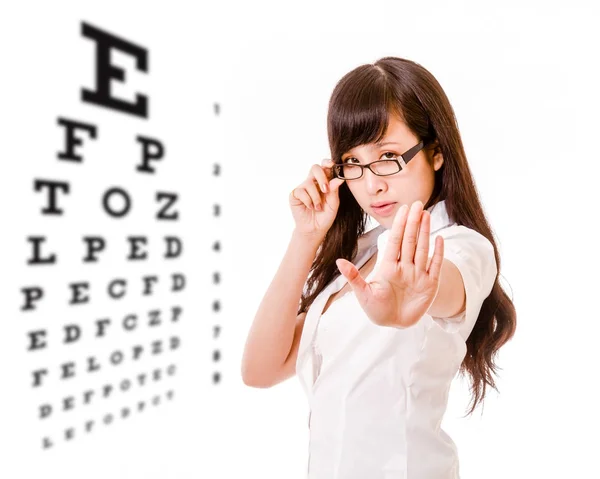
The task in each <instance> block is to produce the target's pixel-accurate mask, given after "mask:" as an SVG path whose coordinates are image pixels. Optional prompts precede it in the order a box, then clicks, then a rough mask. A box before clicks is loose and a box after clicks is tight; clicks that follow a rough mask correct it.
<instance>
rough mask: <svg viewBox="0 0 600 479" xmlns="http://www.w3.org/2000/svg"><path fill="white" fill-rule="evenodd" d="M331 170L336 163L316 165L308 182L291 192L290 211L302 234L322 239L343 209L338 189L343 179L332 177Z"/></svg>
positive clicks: (313, 166) (329, 162) (328, 161)
mask: <svg viewBox="0 0 600 479" xmlns="http://www.w3.org/2000/svg"><path fill="white" fill-rule="evenodd" d="M332 167H333V160H323V161H322V162H321V165H317V164H316V163H315V164H314V165H312V167H311V169H310V172H309V174H308V177H307V178H306V180H304V181H303V182H302V183H301V184H300V185H298V186H297V187H296V188H294V189H293V190H292V192H291V193H290V197H289V199H290V208H291V210H292V215H293V217H294V221H295V222H296V231H297V232H298V233H300V234H303V235H306V236H310V237H318V238H323V237H325V235H326V234H327V231H329V228H330V227H331V225H332V224H333V221H334V220H335V217H336V215H337V210H338V207H339V206H340V198H339V195H338V189H339V187H340V185H341V184H342V183H343V182H344V180H342V179H340V178H334V177H333V170H332ZM330 178H331V181H330V180H329V179H330ZM321 185H324V186H325V192H323V191H322V190H321ZM319 207H320V209H319Z"/></svg>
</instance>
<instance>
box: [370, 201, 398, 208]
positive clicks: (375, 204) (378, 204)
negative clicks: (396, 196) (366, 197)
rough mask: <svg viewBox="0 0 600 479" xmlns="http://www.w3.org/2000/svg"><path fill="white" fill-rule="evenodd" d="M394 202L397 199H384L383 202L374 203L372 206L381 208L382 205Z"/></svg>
mask: <svg viewBox="0 0 600 479" xmlns="http://www.w3.org/2000/svg"><path fill="white" fill-rule="evenodd" d="M392 203H395V201H382V202H379V203H372V204H371V207H372V208H379V207H380V206H386V205H391V204H392Z"/></svg>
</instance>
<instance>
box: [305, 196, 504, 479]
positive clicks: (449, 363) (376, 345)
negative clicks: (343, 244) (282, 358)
mask: <svg viewBox="0 0 600 479" xmlns="http://www.w3.org/2000/svg"><path fill="white" fill-rule="evenodd" d="M428 211H429V212H430V213H431V231H430V248H429V249H430V251H429V257H431V256H433V252H434V247H435V237H436V236H438V235H440V236H443V238H444V257H445V258H446V259H448V260H450V261H452V262H453V263H454V264H455V265H456V267H457V268H458V269H459V271H460V273H461V275H462V277H463V281H464V284H465V291H466V311H463V312H462V313H460V314H458V315H456V316H454V317H449V318H438V317H432V316H430V315H428V314H425V315H423V317H422V318H421V319H420V320H419V321H418V322H417V323H416V324H414V325H413V326H411V327H409V328H405V329H398V328H393V327H384V326H378V325H376V324H375V323H373V322H372V321H371V320H370V319H369V318H368V316H367V315H366V314H365V313H364V311H363V310H362V308H361V307H360V304H359V303H358V301H357V299H356V296H355V295H354V292H353V291H352V290H350V291H348V292H347V293H345V294H344V295H343V296H342V297H339V298H337V299H336V300H335V301H334V302H333V303H332V304H331V305H330V306H329V308H328V309H327V311H326V313H325V314H323V315H321V312H322V311H323V308H324V306H325V303H326V302H327V299H328V298H329V296H330V295H332V294H334V293H336V292H338V291H339V290H341V289H342V287H343V286H344V285H345V284H346V279H345V278H344V276H343V275H339V276H338V277H337V278H336V279H335V280H334V281H332V282H331V283H330V284H329V285H328V286H327V287H326V288H325V289H324V290H323V291H322V292H321V293H320V294H319V295H318V296H317V298H316V299H315V301H314V302H313V304H312V305H311V307H310V308H309V310H308V312H307V315H306V318H305V323H304V329H303V331H302V337H301V339H300V345H299V351H298V359H297V362H296V373H297V376H298V379H299V381H300V383H301V385H302V388H303V390H304V391H305V393H306V395H307V398H308V401H309V406H310V414H309V428H310V441H309V459H308V473H307V477H308V478H310V479H366V478H368V479H392V478H393V479H401V478H402V479H458V478H459V477H460V476H459V464H458V454H457V449H456V445H455V444H454V442H453V441H452V439H451V438H450V437H449V436H448V435H447V434H446V432H445V431H444V430H443V429H442V428H441V427H440V424H441V422H442V418H443V415H444V413H445V411H446V407H447V403H448V392H449V389H450V384H451V382H452V380H453V378H454V376H455V375H456V373H457V372H458V369H459V367H460V365H461V363H462V360H463V359H464V357H465V353H466V345H465V341H466V339H467V338H468V336H469V334H470V333H471V330H472V329H473V326H474V324H475V321H476V319H477V316H478V315H479V311H480V309H481V305H482V303H483V301H484V299H485V298H486V297H487V296H488V295H489V294H490V292H491V290H492V287H493V284H494V281H495V279H496V275H497V268H496V260H495V257H494V249H493V246H492V244H491V242H490V241H488V239H487V238H485V237H484V236H483V235H481V234H480V233H478V232H477V231H475V230H472V229H470V228H467V227H465V226H462V225H458V224H456V223H452V222H451V221H450V220H449V218H448V215H447V212H446V208H445V203H444V201H442V202H438V203H437V204H435V205H433V206H432V207H430V208H429V209H428ZM388 236H389V230H386V229H385V228H384V227H383V226H382V225H380V226H377V227H376V228H373V229H372V230H370V231H368V232H367V233H365V234H364V235H362V236H361V237H360V238H359V240H358V252H357V255H356V257H355V260H354V261H353V264H355V265H356V267H357V268H359V269H360V267H361V266H362V265H363V264H365V263H366V262H367V260H368V259H369V258H371V257H372V256H373V254H374V253H375V252H376V251H378V250H381V251H382V253H383V251H385V245H386V242H387V238H388ZM383 256H384V255H383V254H378V255H377V261H376V263H375V267H374V268H373V271H372V272H371V273H370V274H369V276H367V278H366V281H370V280H371V278H372V276H373V275H374V274H375V272H376V271H377V270H378V267H379V264H380V263H381V261H382V260H383Z"/></svg>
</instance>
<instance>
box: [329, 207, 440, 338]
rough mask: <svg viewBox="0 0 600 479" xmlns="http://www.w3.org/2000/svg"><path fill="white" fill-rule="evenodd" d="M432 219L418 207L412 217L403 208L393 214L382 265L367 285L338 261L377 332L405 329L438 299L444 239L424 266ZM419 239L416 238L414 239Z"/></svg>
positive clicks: (349, 265)
mask: <svg viewBox="0 0 600 479" xmlns="http://www.w3.org/2000/svg"><path fill="white" fill-rule="evenodd" d="M430 220H431V216H430V214H429V212H428V211H426V210H425V211H424V210H423V203H422V202H421V201H416V202H414V203H413V204H412V206H411V208H410V211H409V208H408V205H402V206H401V207H400V209H399V210H398V211H397V212H396V216H395V217H394V221H393V223H392V227H391V230H390V235H389V239H388V243H387V246H386V248H385V251H383V252H381V251H380V252H379V253H378V254H383V259H382V261H381V263H380V266H379V269H378V270H377V271H376V272H375V274H374V276H373V279H372V280H371V281H370V282H369V283H367V282H366V281H365V280H364V279H363V277H362V276H361V275H360V272H359V271H358V269H357V268H356V266H354V265H353V264H352V263H351V262H349V261H346V260H345V259H341V258H340V259H338V260H336V264H337V267H338V269H339V270H340V272H341V273H342V274H343V275H344V276H345V277H346V279H347V280H348V284H349V285H350V287H351V288H352V289H353V291H354V294H355V296H356V298H357V300H358V302H359V304H360V305H361V307H362V308H363V310H364V311H365V313H366V314H367V316H368V317H369V319H370V320H371V321H373V322H374V323H375V324H377V325H380V326H392V327H397V328H407V327H409V326H412V325H413V324H415V323H416V322H417V321H419V319H420V318H421V317H422V316H423V315H424V314H425V313H427V311H428V310H429V308H430V307H431V305H432V304H433V301H434V299H435V297H436V295H437V292H438V287H439V282H440V273H441V270H442V263H443V260H444V239H443V238H442V237H441V236H438V237H437V238H436V239H435V250H434V254H433V256H432V258H431V262H430V264H428V263H429V262H428V255H429V232H430ZM417 236H418V238H417Z"/></svg>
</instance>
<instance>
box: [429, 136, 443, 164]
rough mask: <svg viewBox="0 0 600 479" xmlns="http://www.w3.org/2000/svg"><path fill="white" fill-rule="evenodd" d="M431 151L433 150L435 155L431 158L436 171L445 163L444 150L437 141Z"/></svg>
mask: <svg viewBox="0 0 600 479" xmlns="http://www.w3.org/2000/svg"><path fill="white" fill-rule="evenodd" d="M431 151H432V152H433V153H432V155H433V156H432V158H431V164H432V165H433V169H434V170H435V171H438V170H439V169H440V168H441V167H442V165H443V164H444V156H443V155H442V150H441V148H440V146H439V143H438V142H437V141H436V142H435V143H434V145H433V146H432V147H431Z"/></svg>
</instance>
